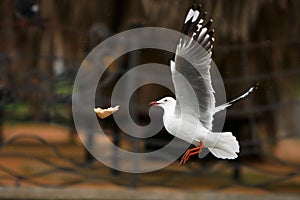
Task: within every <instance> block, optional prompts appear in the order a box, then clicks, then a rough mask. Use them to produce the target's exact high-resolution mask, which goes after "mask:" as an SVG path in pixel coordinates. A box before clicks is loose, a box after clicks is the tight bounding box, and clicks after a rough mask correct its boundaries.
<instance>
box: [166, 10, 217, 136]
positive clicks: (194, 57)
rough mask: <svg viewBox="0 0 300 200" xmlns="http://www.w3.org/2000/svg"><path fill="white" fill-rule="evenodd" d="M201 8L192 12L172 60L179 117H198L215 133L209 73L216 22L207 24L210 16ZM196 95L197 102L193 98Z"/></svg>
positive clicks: (213, 99) (213, 102)
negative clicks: (213, 24) (213, 26)
mask: <svg viewBox="0 0 300 200" xmlns="http://www.w3.org/2000/svg"><path fill="white" fill-rule="evenodd" d="M200 8H201V6H200V5H194V6H193V7H192V8H191V9H190V10H189V12H188V14H187V16H186V19H185V22H184V25H183V29H182V33H183V34H185V35H182V37H181V38H180V40H179V43H178V45H177V49H176V55H175V62H174V61H172V60H171V63H170V64H171V71H172V80H173V83H174V87H175V95H176V108H175V114H180V115H185V114H187V115H194V116H195V117H197V118H199V120H200V121H201V123H202V124H203V126H204V127H206V128H207V129H209V130H211V129H212V121H213V112H214V108H215V97H214V90H213V87H212V83H211V77H210V72H209V70H210V63H211V54H212V53H211V49H212V47H213V42H214V38H213V32H214V30H213V29H211V24H212V20H209V21H208V22H207V23H205V24H204V21H205V16H206V13H205V12H202V11H201V10H200ZM186 35H187V36H189V37H187V36H186ZM187 81H188V83H189V84H187ZM195 95H196V99H197V100H196V101H195V99H193V98H192V97H193V96H195Z"/></svg>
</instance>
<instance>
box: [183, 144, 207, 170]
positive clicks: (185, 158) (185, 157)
mask: <svg viewBox="0 0 300 200" xmlns="http://www.w3.org/2000/svg"><path fill="white" fill-rule="evenodd" d="M203 147H204V144H203V142H202V141H200V144H199V146H198V147H195V148H192V149H189V150H187V151H186V152H185V154H184V155H183V156H182V158H181V161H180V164H181V165H184V164H185V163H186V162H187V161H188V160H189V158H190V156H192V155H196V154H199V153H200V152H201V150H202V148H203Z"/></svg>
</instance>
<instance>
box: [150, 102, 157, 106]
mask: <svg viewBox="0 0 300 200" xmlns="http://www.w3.org/2000/svg"><path fill="white" fill-rule="evenodd" d="M158 104H159V103H157V101H151V102H150V103H149V106H155V105H158Z"/></svg>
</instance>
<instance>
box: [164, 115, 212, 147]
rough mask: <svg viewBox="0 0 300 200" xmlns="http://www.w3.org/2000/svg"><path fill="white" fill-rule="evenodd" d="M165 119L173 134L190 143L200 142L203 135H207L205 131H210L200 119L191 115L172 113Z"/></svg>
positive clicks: (165, 123) (166, 125) (167, 127)
mask: <svg viewBox="0 0 300 200" xmlns="http://www.w3.org/2000/svg"><path fill="white" fill-rule="evenodd" d="M163 120H164V126H165V128H166V130H167V131H168V132H169V133H170V134H171V135H174V136H175V137H178V138H180V139H182V140H184V141H186V142H188V143H195V142H196V143H197V142H199V141H200V140H201V139H202V136H204V135H206V134H205V133H207V132H208V130H207V129H206V128H205V127H203V125H202V124H201V122H200V121H199V119H198V118H195V117H193V116H191V115H188V116H177V115H174V114H172V115H167V116H164V118H163ZM204 132H205V133H204Z"/></svg>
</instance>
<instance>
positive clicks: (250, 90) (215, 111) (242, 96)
mask: <svg viewBox="0 0 300 200" xmlns="http://www.w3.org/2000/svg"><path fill="white" fill-rule="evenodd" d="M257 87H258V84H257V85H256V86H253V87H251V88H250V89H249V90H248V91H247V92H245V93H244V94H242V95H241V96H239V97H238V98H236V99H233V100H231V101H229V102H227V103H224V104H222V105H220V106H217V107H215V110H214V114H215V113H217V112H220V111H222V110H224V109H225V108H227V107H229V106H231V105H232V104H233V103H234V102H236V101H238V100H240V99H243V98H245V97H246V96H248V95H249V94H250V93H251V92H253V91H254V89H257Z"/></svg>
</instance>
